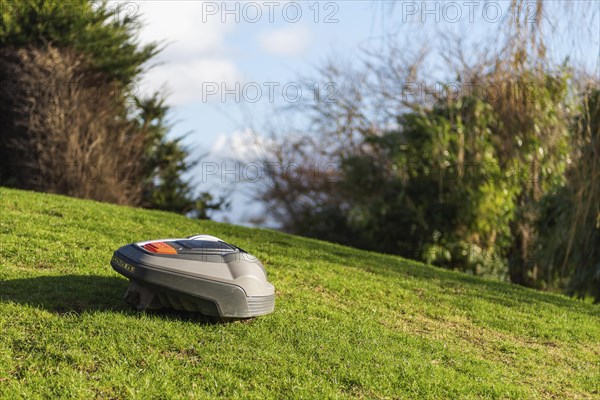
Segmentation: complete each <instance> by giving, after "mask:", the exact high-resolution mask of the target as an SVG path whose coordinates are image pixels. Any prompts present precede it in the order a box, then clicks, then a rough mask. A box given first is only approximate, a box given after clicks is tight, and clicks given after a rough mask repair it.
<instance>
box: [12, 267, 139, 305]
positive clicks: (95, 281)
mask: <svg viewBox="0 0 600 400" xmlns="http://www.w3.org/2000/svg"><path fill="white" fill-rule="evenodd" d="M126 287H127V281H126V280H124V279H120V278H117V277H109V276H98V275H51V276H33V277H30V278H20V279H10V280H3V281H0V301H2V302H6V301H12V302H15V303H18V304H23V305H29V306H32V307H39V308H43V309H46V310H48V311H51V312H54V313H58V314H64V313H68V312H76V313H80V312H85V311H99V310H100V311H101V310H110V311H118V310H126V309H128V307H127V304H125V303H124V302H123V293H124V292H125V288H126Z"/></svg>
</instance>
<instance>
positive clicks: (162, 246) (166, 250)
mask: <svg viewBox="0 0 600 400" xmlns="http://www.w3.org/2000/svg"><path fill="white" fill-rule="evenodd" d="M143 247H144V249H146V250H148V251H149V252H152V253H157V254H177V250H175V249H174V248H173V247H171V246H169V245H168V244H167V243H165V242H152V243H147V244H145V245H144V246H143Z"/></svg>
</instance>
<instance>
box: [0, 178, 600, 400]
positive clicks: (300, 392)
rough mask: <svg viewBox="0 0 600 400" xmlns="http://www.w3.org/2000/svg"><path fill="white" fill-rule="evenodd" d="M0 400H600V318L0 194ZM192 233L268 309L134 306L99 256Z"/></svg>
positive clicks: (281, 245) (201, 228)
mask: <svg viewBox="0 0 600 400" xmlns="http://www.w3.org/2000/svg"><path fill="white" fill-rule="evenodd" d="M0 213H1V214H0V332H1V335H0V398H3V399H4V398H7V399H8V398H11V399H12V398H19V397H20V398H36V397H40V398H41V397H45V398H47V397H57V396H60V397H66V398H69V397H71V398H91V397H99V398H124V397H132V398H143V399H147V398H182V399H184V398H185V399H187V398H212V397H215V396H224V397H227V398H257V399H265V398H277V399H282V398H319V399H320V398H346V397H359V398H368V399H371V398H418V399H425V398H439V399H442V398H482V397H485V398H543V399H547V398H600V307H599V306H594V305H592V304H589V303H585V302H580V301H576V300H572V299H569V298H567V297H563V296H560V295H554V294H546V293H541V292H536V291H533V290H527V289H524V288H520V287H517V286H514V285H509V284H504V283H497V282H492V281H486V280H483V279H478V278H473V277H469V276H467V275H461V274H458V273H453V272H449V271H445V270H441V269H437V268H433V267H430V266H426V265H423V264H420V263H417V262H413V261H408V260H404V259H402V258H399V257H393V256H387V255H380V254H376V253H370V252H365V251H360V250H355V249H351V248H347V247H343V246H338V245H334V244H330V243H325V242H320V241H316V240H310V239H305V238H300V237H295V236H291V235H286V234H282V233H278V232H274V231H270V230H262V229H249V228H243V227H238V226H232V225H227V224H219V223H214V222H201V221H195V220H190V219H186V218H184V217H182V216H179V215H175V214H170V213H165V212H157V211H147V210H140V209H134V208H127V207H119V206H114V205H108V204H102V203H97V202H92V201H83V200H78V199H73V198H67V197H62V196H54V195H46V194H39V193H32V192H26V191H17V190H9V189H4V188H0ZM197 233H206V234H211V235H215V236H218V237H221V238H222V239H224V240H226V241H230V242H232V243H234V244H236V245H238V246H240V247H242V248H244V249H246V250H248V251H249V252H251V253H253V254H254V255H256V256H257V257H258V258H259V259H261V260H262V261H263V263H264V265H265V267H266V269H267V272H268V274H269V280H270V281H271V282H272V283H273V284H274V285H275V287H276V296H277V299H276V306H275V312H274V313H273V314H271V315H267V316H264V317H260V318H256V319H252V320H246V321H238V322H232V323H211V322H210V321H207V320H206V319H204V318H202V317H200V316H197V315H193V314H185V313H174V312H159V313H137V312H134V311H131V310H130V309H129V308H128V306H127V305H126V304H125V303H124V302H123V294H124V292H125V289H126V287H127V281H126V280H125V279H124V278H123V277H121V276H120V275H118V274H117V273H115V272H114V271H113V270H112V268H111V267H110V264H109V260H110V258H111V256H112V253H113V251H114V250H115V249H117V248H118V247H120V246H122V245H124V244H127V243H130V242H133V241H140V240H144V239H153V238H160V237H178V236H188V235H191V234H197Z"/></svg>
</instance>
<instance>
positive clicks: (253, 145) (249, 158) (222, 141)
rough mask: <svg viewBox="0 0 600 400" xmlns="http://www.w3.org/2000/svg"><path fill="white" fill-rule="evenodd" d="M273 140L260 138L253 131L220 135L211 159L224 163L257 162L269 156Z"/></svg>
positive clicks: (212, 150) (247, 130) (213, 147)
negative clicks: (229, 161)
mask: <svg viewBox="0 0 600 400" xmlns="http://www.w3.org/2000/svg"><path fill="white" fill-rule="evenodd" d="M272 146H273V142H272V140H271V139H269V138H266V137H264V136H260V135H258V134H256V133H255V132H253V131H252V130H251V129H244V130H240V131H235V132H231V133H229V134H220V135H219V136H218V137H217V138H216V140H215V142H214V143H213V145H212V147H211V150H210V158H211V159H214V160H224V161H228V160H231V161H240V162H255V161H258V160H260V159H262V158H264V157H265V156H266V155H267V154H269V149H271V148H272Z"/></svg>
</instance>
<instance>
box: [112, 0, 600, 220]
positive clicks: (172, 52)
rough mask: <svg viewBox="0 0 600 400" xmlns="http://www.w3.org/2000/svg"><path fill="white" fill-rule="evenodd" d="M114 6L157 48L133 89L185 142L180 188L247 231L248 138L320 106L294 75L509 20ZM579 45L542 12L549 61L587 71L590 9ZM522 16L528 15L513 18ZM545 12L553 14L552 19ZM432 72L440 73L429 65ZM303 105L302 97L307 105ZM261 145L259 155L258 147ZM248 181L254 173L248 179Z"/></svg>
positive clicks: (303, 6) (303, 5)
mask: <svg viewBox="0 0 600 400" xmlns="http://www.w3.org/2000/svg"><path fill="white" fill-rule="evenodd" d="M390 4H391V3H380V2H373V1H354V0H352V1H348V0H347V1H319V2H317V1H312V0H309V1H296V2H294V1H260V2H257V1H139V2H132V1H120V2H113V3H111V6H113V7H119V9H120V10H121V13H122V14H124V15H128V16H130V17H133V18H139V19H140V20H141V21H142V22H143V24H144V26H143V28H142V30H141V32H140V37H139V40H140V42H142V43H148V42H151V41H158V42H161V43H163V46H164V50H163V51H162V52H161V53H160V54H159V55H158V56H157V58H156V60H155V61H156V65H154V66H153V67H152V68H151V69H149V71H148V72H146V73H145V75H144V77H143V79H142V80H141V82H140V83H139V88H137V90H138V91H139V92H141V93H152V92H153V91H156V90H161V91H165V92H166V93H168V98H167V100H168V104H170V105H171V110H172V113H171V121H172V122H173V123H174V126H173V129H172V131H171V132H170V135H173V136H181V135H184V134H188V135H187V136H186V138H185V140H184V143H185V144H186V145H187V146H188V147H189V148H190V150H191V152H192V156H193V157H201V162H200V164H199V165H198V166H197V167H196V168H195V169H194V171H193V172H192V174H191V176H190V177H191V178H192V179H193V181H194V182H195V183H197V184H198V185H199V188H200V189H201V190H209V191H211V192H213V193H217V194H229V196H230V198H231V200H232V207H231V209H230V210H227V211H225V212H219V213H217V214H216V215H214V219H216V220H219V221H227V222H232V223H237V224H249V223H250V222H249V221H250V220H251V219H252V218H253V217H255V216H256V215H258V214H260V213H261V208H260V206H259V204H258V203H256V202H255V201H253V200H252V198H251V197H252V186H251V185H250V186H249V185H247V184H246V185H240V184H239V183H238V182H239V181H241V180H244V179H245V180H252V177H253V176H254V177H256V170H255V169H254V170H253V168H254V165H253V164H242V165H241V166H240V164H235V163H234V162H233V160H235V159H238V160H243V161H247V162H251V161H252V159H253V158H252V157H253V156H256V155H257V154H260V153H261V151H263V149H262V147H264V146H266V147H268V143H269V141H268V139H267V138H266V137H264V138H259V140H258V145H257V140H256V138H255V137H254V136H253V135H252V134H250V132H252V131H253V129H254V130H256V129H257V127H261V126H264V125H265V124H268V123H269V121H271V120H276V119H277V118H283V119H285V118H287V116H286V115H284V114H280V113H279V112H278V111H277V110H279V109H280V107H281V106H285V105H287V104H293V103H294V102H295V101H298V99H302V100H304V99H305V98H306V97H305V96H308V98H313V99H314V95H315V93H316V91H317V90H318V91H319V94H320V95H321V96H327V95H328V94H330V93H333V92H331V91H332V90H334V89H333V88H332V87H331V86H327V85H328V82H310V83H311V84H312V89H311V90H307V88H306V87H300V86H299V82H300V77H302V76H310V75H311V74H312V75H313V76H314V71H315V68H317V67H318V66H319V65H322V64H323V63H324V62H325V61H326V60H328V59H332V58H333V59H345V60H353V59H358V58H359V57H360V54H361V53H360V52H361V49H374V48H380V47H381V46H382V45H385V43H386V41H389V40H390V35H389V34H390V32H393V33H394V35H395V36H394V37H396V38H398V37H401V38H402V39H403V40H405V41H406V40H408V41H411V40H414V42H415V43H431V44H432V45H433V46H435V45H436V44H439V40H438V38H439V34H440V32H444V33H453V34H455V35H457V36H460V37H461V38H463V39H464V40H465V41H466V42H469V41H477V40H480V39H482V38H485V37H490V35H492V36H491V37H493V35H495V34H496V32H497V28H498V25H499V24H500V23H501V22H502V18H507V17H510V15H513V14H511V10H509V8H508V4H509V3H508V2H506V1H499V2H493V1H464V2H463V1H457V2H452V1H451V2H448V1H429V2H423V1H398V2H396V3H395V4H394V6H393V7H391V6H390ZM589 5H590V6H589V12H587V13H586V18H589V21H588V22H590V23H589V24H587V25H589V26H591V27H592V28H591V29H592V31H595V33H594V32H592V34H590V35H587V36H590V37H591V41H590V42H589V43H587V42H586V43H583V44H582V43H580V42H577V43H575V42H574V41H575V40H577V39H578V37H579V36H578V34H575V35H571V36H569V35H566V34H562V33H565V32H566V33H569V32H570V33H572V30H573V26H575V27H577V25H576V24H575V25H574V24H573V21H570V20H568V18H565V17H564V15H562V14H561V10H552V7H551V6H552V3H550V7H549V9H550V11H549V13H551V20H552V21H553V24H552V26H553V29H556V31H557V32H558V33H559V34H558V35H557V38H558V39H556V40H554V41H552V42H551V43H550V49H549V51H550V52H552V53H555V54H556V57H557V58H561V59H562V58H564V57H566V56H569V57H571V58H581V59H583V60H584V62H585V63H586V64H588V65H589V67H590V68H591V69H592V70H594V69H596V71H597V68H598V57H599V51H600V50H599V47H598V46H599V44H598V43H599V40H598V36H600V33H599V32H600V24H599V22H598V20H599V18H600V17H599V13H598V7H599V6H598V5H597V3H594V2H590V3H589ZM521 12H522V15H524V16H525V18H527V16H528V15H529V13H530V9H529V8H528V5H527V4H526V5H524V9H523V10H521ZM552 13H554V14H552ZM436 68H439V69H440V71H442V72H443V70H444V65H443V64H440V65H437V66H436ZM310 96H313V97H310ZM261 145H262V146H261ZM253 173H254V175H252V174H253Z"/></svg>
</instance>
